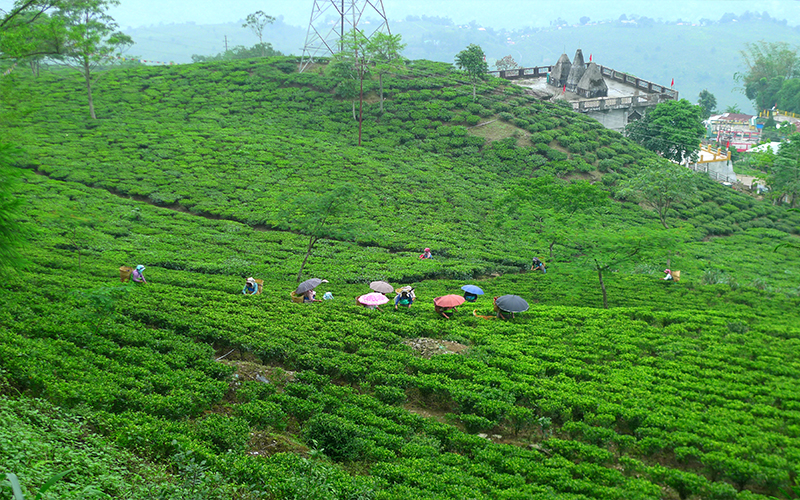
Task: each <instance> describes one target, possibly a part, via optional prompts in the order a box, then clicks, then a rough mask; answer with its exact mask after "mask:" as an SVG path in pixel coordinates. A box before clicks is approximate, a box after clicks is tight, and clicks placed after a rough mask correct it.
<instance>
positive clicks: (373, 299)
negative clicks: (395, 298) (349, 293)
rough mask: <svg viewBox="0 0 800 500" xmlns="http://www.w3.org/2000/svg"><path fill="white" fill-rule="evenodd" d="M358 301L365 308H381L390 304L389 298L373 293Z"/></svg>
mask: <svg viewBox="0 0 800 500" xmlns="http://www.w3.org/2000/svg"><path fill="white" fill-rule="evenodd" d="M356 301H357V302H358V303H359V304H361V305H365V306H379V305H382V304H385V303H387V302H389V297H387V296H386V295H384V294H382V293H377V292H373V293H368V294H366V295H362V296H360V297H358V298H357V299H356Z"/></svg>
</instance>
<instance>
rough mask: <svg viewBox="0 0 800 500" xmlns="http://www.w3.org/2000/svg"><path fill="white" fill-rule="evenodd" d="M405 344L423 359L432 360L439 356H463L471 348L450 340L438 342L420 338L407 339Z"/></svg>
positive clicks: (404, 341)
mask: <svg viewBox="0 0 800 500" xmlns="http://www.w3.org/2000/svg"><path fill="white" fill-rule="evenodd" d="M403 343H404V344H405V345H407V346H408V347H410V348H412V349H414V351H416V352H417V353H419V355H420V356H422V357H423V358H428V359H430V358H431V357H433V356H437V355H439V354H461V353H463V352H464V351H466V350H467V349H469V346H466V345H464V344H459V343H458V342H451V341H449V340H438V339H431V338H427V337H420V338H416V339H405V340H403Z"/></svg>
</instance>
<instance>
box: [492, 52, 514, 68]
mask: <svg viewBox="0 0 800 500" xmlns="http://www.w3.org/2000/svg"><path fill="white" fill-rule="evenodd" d="M494 67H495V68H497V71H506V70H509V69H517V68H519V64H517V61H515V60H514V58H513V57H511V56H510V55H508V56H505V57H503V58H502V59H500V60H498V61H497V62H496V63H494Z"/></svg>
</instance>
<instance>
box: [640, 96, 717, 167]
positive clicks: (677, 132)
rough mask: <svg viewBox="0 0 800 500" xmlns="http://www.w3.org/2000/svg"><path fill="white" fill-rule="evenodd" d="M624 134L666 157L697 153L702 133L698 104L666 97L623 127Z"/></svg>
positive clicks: (675, 158) (681, 158) (684, 157)
mask: <svg viewBox="0 0 800 500" xmlns="http://www.w3.org/2000/svg"><path fill="white" fill-rule="evenodd" d="M625 132H626V134H627V135H628V137H629V138H630V139H631V140H633V141H635V142H637V143H639V144H641V145H642V146H643V147H645V148H646V149H649V150H650V151H654V152H656V153H658V154H660V155H661V156H663V157H664V158H666V159H668V160H673V161H676V162H678V163H683V162H685V161H687V160H689V159H691V158H693V157H694V156H695V155H696V154H697V150H698V149H699V144H700V139H701V138H702V137H703V136H704V135H705V133H706V129H705V127H704V126H703V119H702V108H700V106H695V105H694V104H692V103H690V102H689V101H687V100H686V99H681V100H680V101H666V102H662V103H661V104H659V105H658V106H656V107H655V109H653V110H652V111H650V112H649V113H647V114H646V115H645V116H644V118H642V119H641V120H638V121H635V122H633V123H631V124H629V125H628V126H627V127H625Z"/></svg>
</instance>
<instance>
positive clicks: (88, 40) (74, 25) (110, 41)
mask: <svg viewBox="0 0 800 500" xmlns="http://www.w3.org/2000/svg"><path fill="white" fill-rule="evenodd" d="M117 5H119V0H78V1H74V2H65V3H59V4H57V10H56V11H55V12H54V14H53V16H54V17H55V18H56V19H58V21H59V23H60V28H61V31H59V32H58V33H56V34H55V35H54V37H55V38H56V39H57V40H56V42H55V43H56V44H57V45H58V46H59V50H58V52H57V55H55V56H52V57H53V58H54V59H55V60H57V61H60V62H62V63H63V64H64V65H66V66H68V67H70V68H72V69H75V70H77V71H78V72H80V73H81V75H82V76H83V79H84V85H85V88H86V93H87V96H88V101H89V114H90V115H91V117H92V119H96V118H97V116H96V114H95V109H94V98H93V95H92V83H93V82H92V80H93V73H96V70H97V69H98V67H99V66H101V65H103V64H109V63H113V61H114V60H115V59H116V57H118V56H119V53H120V51H121V50H122V49H124V48H125V47H128V46H130V45H132V44H133V40H132V39H131V38H130V37H129V36H128V35H126V34H124V33H122V32H121V31H116V30H117V28H118V27H119V26H118V25H117V23H116V22H115V21H114V19H113V18H112V17H111V16H110V15H108V13H107V12H108V9H110V8H111V7H115V6H117ZM94 76H96V74H95V75H94Z"/></svg>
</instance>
